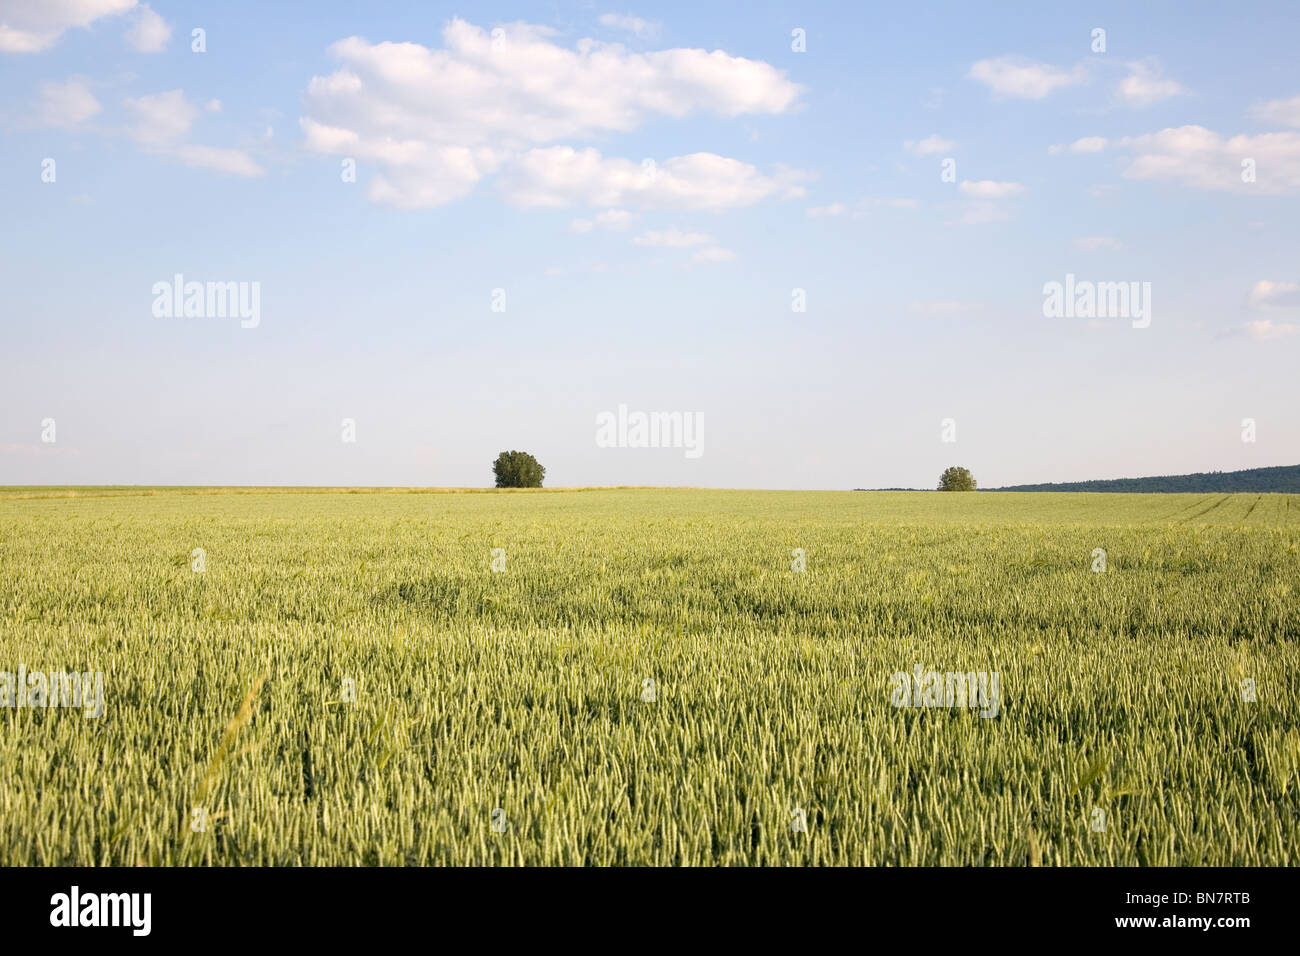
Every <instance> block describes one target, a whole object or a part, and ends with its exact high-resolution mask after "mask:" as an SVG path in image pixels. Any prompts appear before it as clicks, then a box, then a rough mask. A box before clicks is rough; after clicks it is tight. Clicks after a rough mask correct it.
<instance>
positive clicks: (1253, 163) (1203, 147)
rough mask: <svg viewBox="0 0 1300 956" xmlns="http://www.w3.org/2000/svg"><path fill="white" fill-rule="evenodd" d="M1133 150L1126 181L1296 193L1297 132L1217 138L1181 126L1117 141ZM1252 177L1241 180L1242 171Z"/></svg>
mask: <svg viewBox="0 0 1300 956" xmlns="http://www.w3.org/2000/svg"><path fill="white" fill-rule="evenodd" d="M1114 145H1115V146H1117V147H1119V148H1122V149H1126V150H1128V151H1130V152H1132V153H1133V154H1134V155H1133V159H1132V161H1131V162H1130V163H1129V165H1128V166H1127V167H1126V168H1125V169H1124V173H1123V174H1124V176H1126V177H1127V178H1129V179H1145V180H1157V181H1167V182H1173V183H1178V184H1180V185H1184V186H1191V187H1194V188H1198V189H1221V190H1226V191H1232V192H1242V193H1261V194H1265V193H1267V194H1277V193H1295V192H1300V133H1261V134H1260V135H1258V136H1247V135H1241V134H1239V135H1237V136H1227V137H1225V136H1221V135H1220V134H1219V133H1216V132H1214V131H1213V130H1210V129H1206V128H1205V127H1204V126H1179V127H1176V128H1170V129H1163V130H1161V131H1160V132H1158V133H1149V134H1147V135H1145V136H1132V137H1126V138H1124V139H1122V140H1119V141H1118V142H1117V143H1115V144H1114ZM1246 167H1249V168H1250V169H1252V170H1253V171H1254V174H1255V175H1254V181H1253V182H1252V181H1248V180H1246V179H1243V169H1244V168H1246Z"/></svg>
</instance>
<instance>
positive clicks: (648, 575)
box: [0, 488, 1300, 866]
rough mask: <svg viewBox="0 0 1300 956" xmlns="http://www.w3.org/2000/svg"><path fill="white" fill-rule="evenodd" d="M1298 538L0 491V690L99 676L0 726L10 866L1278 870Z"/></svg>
mask: <svg viewBox="0 0 1300 956" xmlns="http://www.w3.org/2000/svg"><path fill="white" fill-rule="evenodd" d="M1098 549H1101V551H1103V552H1104V554H1103V555H1101V557H1100V559H1099V557H1098ZM1298 549H1300V501H1294V502H1293V500H1292V498H1291V497H1290V496H1285V495H1262V496H1259V495H1107V494H993V493H968V494H938V493H926V492H897V493H895V492H872V493H851V492H763V491H703V490H691V489H577V490H546V491H537V492H483V493H468V492H465V493H450V492H442V491H415V490H387V491H385V490H378V491H366V490H358V489H247V488H241V489H128V488H82V489H75V488H67V489H50V488H9V489H0V671H4V672H11V673H13V674H16V673H17V671H18V669H19V667H22V668H23V669H24V670H25V671H26V672H27V673H28V674H31V673H32V672H42V673H55V672H72V671H76V672H78V673H100V674H102V675H103V676H102V681H103V700H102V703H103V712H102V715H101V716H99V717H93V716H86V711H84V710H78V709H77V708H75V707H51V706H17V705H16V703H17V701H18V699H19V698H22V697H23V695H24V694H26V693H27V688H26V687H25V686H20V685H19V684H18V683H17V681H16V678H15V679H13V680H12V681H11V683H10V685H9V687H10V699H9V700H8V701H5V700H3V699H2V698H0V703H3V704H8V705H12V706H3V707H0V728H2V732H0V766H2V767H3V774H4V782H5V786H4V787H3V788H2V789H0V864H3V865H6V866H11V865H67V864H79V865H127V866H131V865H214V866H241V865H385V866H391V865H480V864H481V865H523V864H531V865H535V864H551V865H671V864H679V865H890V866H905V865H963V866H965V865H974V866H983V865H997V866H1004V865H1006V866H1020V865H1043V866H1050V865H1121V866H1129V865H1161V866H1163V865H1260V864H1263V865H1294V864H1295V863H1296V862H1297V852H1298V851H1297V849H1296V848H1297V847H1298V846H1300V823H1298V822H1297V821H1298V820H1300V813H1298V811H1300V776H1298V773H1300V736H1298V733H1297V729H1296V724H1295V716H1296V714H1297V705H1298V704H1300V653H1298V651H1297V639H1298V637H1300V603H1298V602H1297V589H1298V588H1300V550H1298ZM1099 561H1104V570H1102V569H1101V566H1100V564H1099ZM799 568H802V570H800V569H799ZM1094 569H1095V570H1094ZM917 671H936V672H939V673H940V674H941V675H942V674H944V673H953V672H956V673H960V674H966V673H970V674H976V673H979V674H985V675H995V676H996V687H997V701H996V707H995V708H993V709H995V710H996V714H995V715H991V716H983V715H982V714H983V713H987V711H988V708H986V709H985V710H984V711H981V710H979V709H977V708H976V707H973V706H961V703H960V701H954V702H952V705H951V706H949V705H948V704H949V702H948V701H947V700H942V701H940V702H939V703H938V704H935V703H934V702H933V701H928V702H926V703H925V704H924V705H918V702H917V698H915V697H910V696H907V698H906V699H905V700H904V701H903V705H902V706H900V705H899V700H898V694H897V691H896V690H895V689H894V687H895V686H896V685H895V682H896V681H897V679H898V678H897V675H899V674H900V673H901V674H903V675H911V674H914V673H916V672H917ZM3 690H4V687H3V685H0V692H2V691H3ZM905 696H906V695H905ZM972 696H973V692H972ZM27 703H28V704H31V703H32V700H31V699H28V700H27Z"/></svg>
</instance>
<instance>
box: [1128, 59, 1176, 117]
mask: <svg viewBox="0 0 1300 956" xmlns="http://www.w3.org/2000/svg"><path fill="white" fill-rule="evenodd" d="M1128 68H1129V74H1128V76H1126V77H1124V79H1123V80H1121V81H1120V84H1119V87H1118V88H1117V89H1116V93H1117V94H1118V95H1119V98H1120V99H1121V100H1122V101H1123V102H1125V103H1127V104H1128V105H1129V106H1150V105H1151V104H1152V103H1159V102H1160V101H1161V100H1167V99H1169V98H1170V97H1171V96H1182V95H1183V94H1185V93H1186V92H1187V88H1186V87H1184V86H1183V85H1182V84H1181V83H1179V82H1177V81H1176V80H1171V79H1168V78H1166V77H1164V76H1163V75H1161V71H1160V67H1159V66H1158V65H1157V64H1155V63H1152V62H1144V63H1130V64H1129V65H1128Z"/></svg>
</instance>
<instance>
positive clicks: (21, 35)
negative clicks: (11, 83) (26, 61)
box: [0, 0, 136, 53]
mask: <svg viewBox="0 0 1300 956" xmlns="http://www.w3.org/2000/svg"><path fill="white" fill-rule="evenodd" d="M135 5H136V0H0V53H40V52H42V51H44V50H48V49H49V48H50V47H52V46H54V44H55V43H57V42H58V41H59V37H61V36H63V34H64V32H65V31H66V30H69V29H71V28H73V27H88V26H90V25H91V24H92V23H94V22H95V21H96V20H98V19H100V18H101V17H111V16H117V15H119V14H122V13H126V12H127V11H128V10H131V9H132V8H134V7H135Z"/></svg>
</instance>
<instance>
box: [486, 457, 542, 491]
mask: <svg viewBox="0 0 1300 956" xmlns="http://www.w3.org/2000/svg"><path fill="white" fill-rule="evenodd" d="M492 473H493V474H494V475H496V479H497V487H498V488H540V487H542V479H543V478H545V477H546V469H545V468H544V467H542V463H541V462H540V461H538V460H537V459H536V458H534V457H533V456H532V455H530V454H528V452H526V451H503V452H502V453H501V454H499V455H497V460H496V461H494V462H493V463H492Z"/></svg>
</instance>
